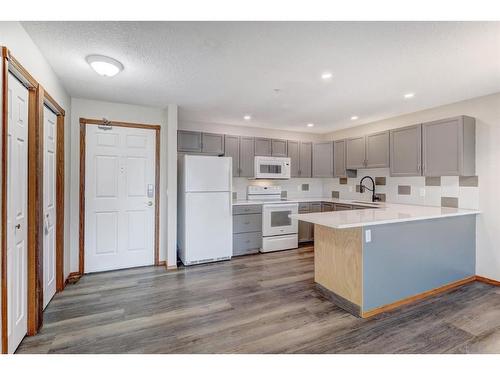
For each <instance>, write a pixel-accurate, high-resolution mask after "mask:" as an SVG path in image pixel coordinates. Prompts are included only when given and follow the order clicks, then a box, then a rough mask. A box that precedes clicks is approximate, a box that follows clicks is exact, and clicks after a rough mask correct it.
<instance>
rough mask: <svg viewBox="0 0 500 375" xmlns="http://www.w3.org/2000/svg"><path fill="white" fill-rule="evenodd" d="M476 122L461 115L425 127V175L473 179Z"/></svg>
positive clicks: (423, 153)
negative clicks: (469, 177)
mask: <svg viewBox="0 0 500 375" xmlns="http://www.w3.org/2000/svg"><path fill="white" fill-rule="evenodd" d="M475 134H476V121H475V119H474V118H471V117H468V116H459V117H454V118H449V119H444V120H439V121H432V122H427V123H423V124H422V162H423V166H422V167H423V174H424V176H473V175H475V174H476V170H475V164H476V161H475V151H476V148H475V143H476V139H475Z"/></svg>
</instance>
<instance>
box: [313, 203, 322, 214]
mask: <svg viewBox="0 0 500 375" xmlns="http://www.w3.org/2000/svg"><path fill="white" fill-rule="evenodd" d="M311 211H312V212H321V202H319V203H311Z"/></svg>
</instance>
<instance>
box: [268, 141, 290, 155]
mask: <svg viewBox="0 0 500 375" xmlns="http://www.w3.org/2000/svg"><path fill="white" fill-rule="evenodd" d="M271 155H272V156H284V157H286V156H287V155H288V153H287V141H286V139H271Z"/></svg>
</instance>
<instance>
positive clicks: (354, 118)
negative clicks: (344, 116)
mask: <svg viewBox="0 0 500 375" xmlns="http://www.w3.org/2000/svg"><path fill="white" fill-rule="evenodd" d="M358 118H359V117H358V116H352V117H351V120H353V121H354V120H357V119H358Z"/></svg>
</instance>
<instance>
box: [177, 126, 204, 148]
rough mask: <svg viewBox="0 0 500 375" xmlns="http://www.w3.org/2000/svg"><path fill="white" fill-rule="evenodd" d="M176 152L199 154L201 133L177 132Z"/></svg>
mask: <svg viewBox="0 0 500 375" xmlns="http://www.w3.org/2000/svg"><path fill="white" fill-rule="evenodd" d="M177 151H179V152H201V133H200V132H194V131H188V130H179V131H178V132H177Z"/></svg>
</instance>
